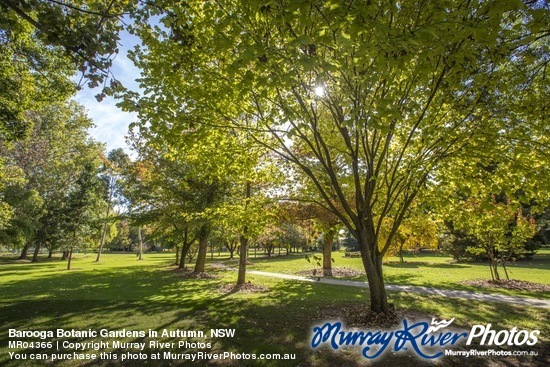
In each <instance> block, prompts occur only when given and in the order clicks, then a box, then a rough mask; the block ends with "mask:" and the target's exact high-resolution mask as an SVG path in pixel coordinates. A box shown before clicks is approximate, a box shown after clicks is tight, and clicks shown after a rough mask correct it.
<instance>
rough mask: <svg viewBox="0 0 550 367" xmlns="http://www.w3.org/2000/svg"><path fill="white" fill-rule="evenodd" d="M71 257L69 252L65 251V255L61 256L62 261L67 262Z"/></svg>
mask: <svg viewBox="0 0 550 367" xmlns="http://www.w3.org/2000/svg"><path fill="white" fill-rule="evenodd" d="M68 257H69V251H67V250H65V251H63V255H61V260H67V258H68Z"/></svg>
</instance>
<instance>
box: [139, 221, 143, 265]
mask: <svg viewBox="0 0 550 367" xmlns="http://www.w3.org/2000/svg"><path fill="white" fill-rule="evenodd" d="M138 240H139V249H138V260H142V259H143V240H142V238H141V226H140V227H138Z"/></svg>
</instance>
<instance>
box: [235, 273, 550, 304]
mask: <svg viewBox="0 0 550 367" xmlns="http://www.w3.org/2000/svg"><path fill="white" fill-rule="evenodd" d="M246 272H247V274H254V275H262V276H267V277H272V278H281V279H288V280H298V281H302V282H311V283H325V284H336V285H344V286H348V287H361V288H367V287H368V284H367V283H365V282H358V281H354V280H343V279H334V278H323V277H302V276H297V275H289V274H280V273H268V272H265V271H256V270H247V271H246ZM386 290H388V291H395V292H408V293H420V294H428V295H434V296H441V297H451V298H464V299H472V300H476V301H487V302H502V303H510V304H513V305H516V306H531V307H542V308H550V300H544V299H536V298H524V297H517V296H507V295H505V294H495V293H483V292H472V291H459V290H452V289H439V288H431V287H421V286H415V285H395V284H386Z"/></svg>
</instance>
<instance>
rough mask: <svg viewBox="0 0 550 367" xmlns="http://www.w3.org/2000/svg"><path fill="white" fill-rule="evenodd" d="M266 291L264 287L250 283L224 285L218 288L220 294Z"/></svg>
mask: <svg viewBox="0 0 550 367" xmlns="http://www.w3.org/2000/svg"><path fill="white" fill-rule="evenodd" d="M266 290H268V288H267V287H264V286H263V285H257V284H252V283H250V282H246V283H244V284H239V285H235V284H226V285H224V286H223V287H221V288H220V292H222V293H237V292H238V293H256V292H264V291H266Z"/></svg>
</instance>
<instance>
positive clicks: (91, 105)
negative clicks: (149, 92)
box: [73, 32, 139, 153]
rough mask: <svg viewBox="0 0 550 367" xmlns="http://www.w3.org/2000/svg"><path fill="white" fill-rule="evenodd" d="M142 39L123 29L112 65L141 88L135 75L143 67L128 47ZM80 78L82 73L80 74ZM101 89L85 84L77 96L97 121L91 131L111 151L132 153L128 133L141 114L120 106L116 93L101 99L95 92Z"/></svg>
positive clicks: (120, 77)
mask: <svg viewBox="0 0 550 367" xmlns="http://www.w3.org/2000/svg"><path fill="white" fill-rule="evenodd" d="M138 42H139V39H138V38H136V37H134V36H132V35H130V34H128V33H127V32H123V34H121V39H120V41H119V43H120V47H119V49H120V52H119V54H118V55H117V57H116V59H115V60H114V62H113V66H112V68H111V72H112V73H113V74H114V75H115V77H116V78H117V79H118V80H119V81H121V82H122V84H123V85H124V86H125V87H127V88H131V89H134V90H136V89H137V88H138V86H137V83H136V82H135V79H136V78H138V77H139V69H137V68H136V67H135V66H134V64H133V62H132V61H131V60H130V59H128V56H127V54H128V50H130V49H132V48H133V47H134V45H136V44H137V43H138ZM78 79H80V76H78V77H77V80H78ZM100 92H101V89H100V88H95V89H89V88H87V87H85V86H84V88H83V89H82V90H81V91H79V92H78V93H77V94H76V95H75V97H74V98H73V99H74V100H75V101H77V102H78V103H80V104H82V105H84V107H85V108H86V110H87V113H88V116H89V117H90V118H92V119H93V121H94V124H95V125H96V126H95V127H94V128H92V129H90V131H89V132H90V134H91V135H92V137H93V138H94V139H95V140H97V141H99V142H102V143H105V144H106V151H107V152H109V151H110V150H112V149H115V148H124V150H126V152H128V153H129V148H128V146H127V145H126V142H125V136H126V135H127V134H128V125H129V124H130V123H131V122H133V121H136V120H137V116H136V114H135V113H127V112H123V111H122V110H121V109H120V108H118V107H117V106H116V103H117V101H116V100H115V99H114V98H113V97H106V98H105V99H104V100H103V101H101V102H98V101H97V100H96V99H95V95H96V94H98V93H100Z"/></svg>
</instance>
